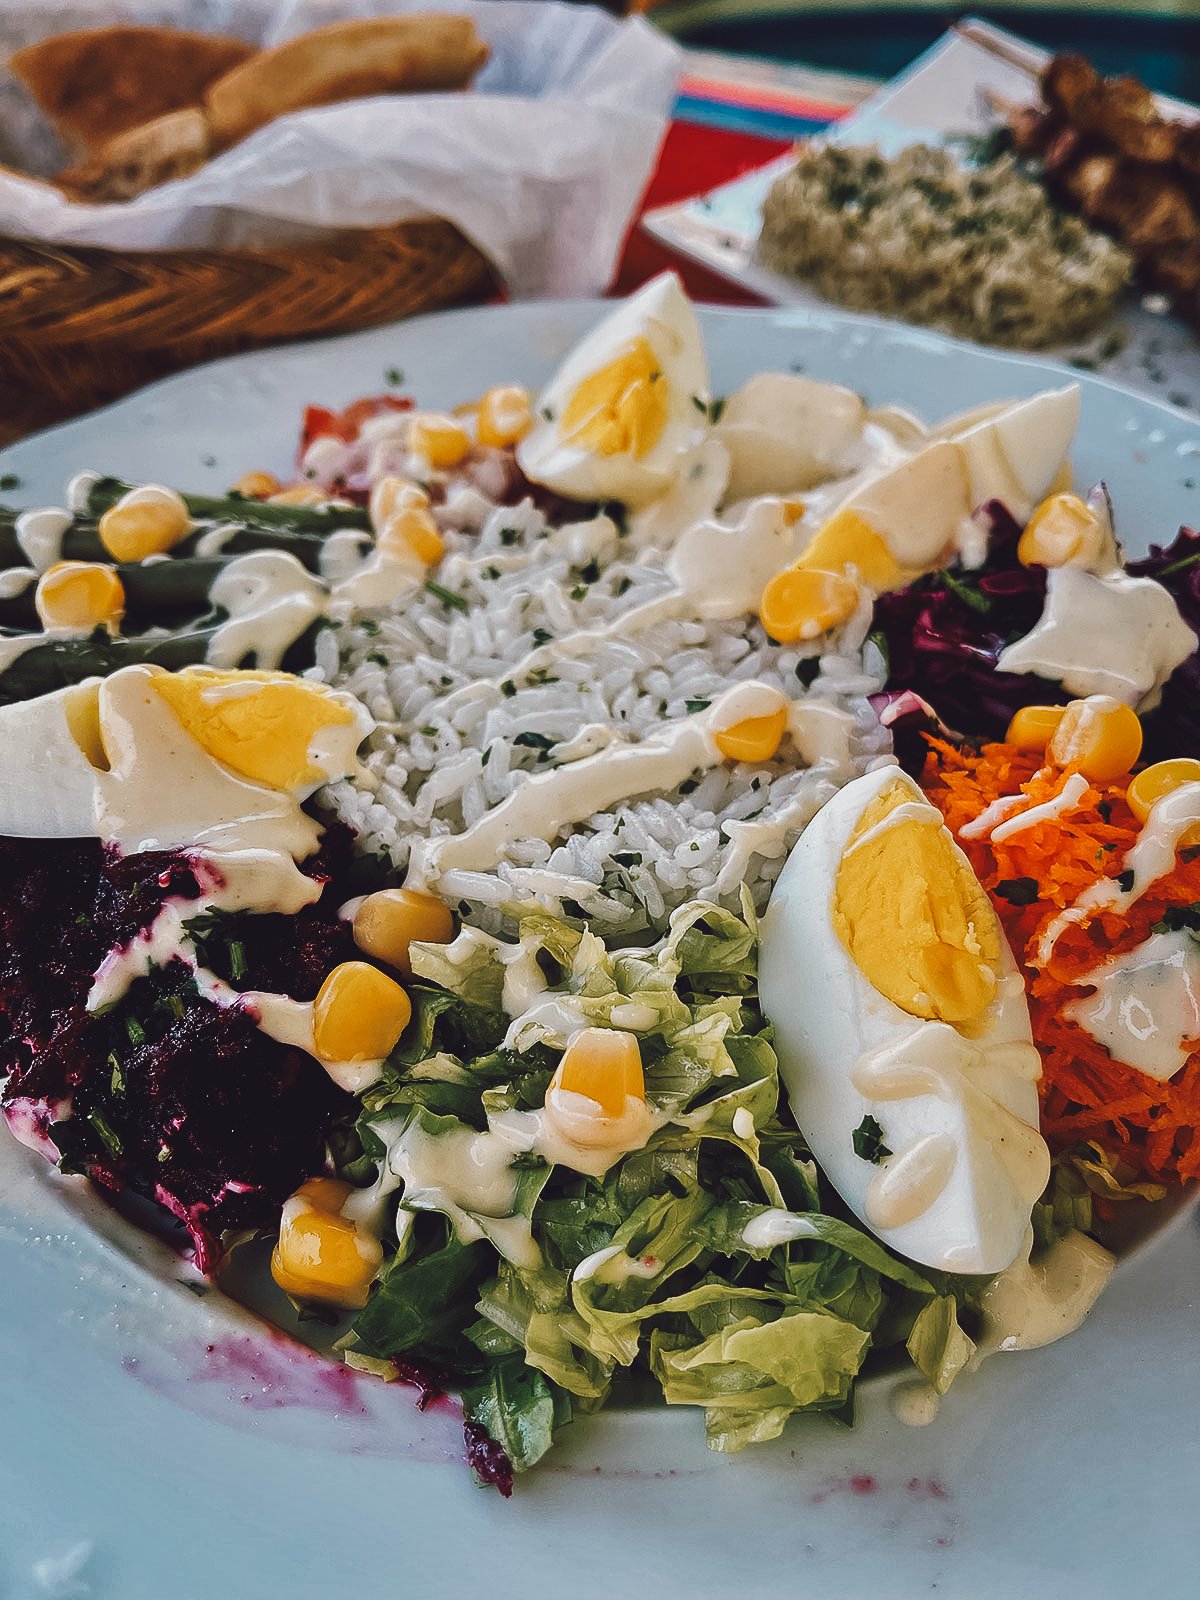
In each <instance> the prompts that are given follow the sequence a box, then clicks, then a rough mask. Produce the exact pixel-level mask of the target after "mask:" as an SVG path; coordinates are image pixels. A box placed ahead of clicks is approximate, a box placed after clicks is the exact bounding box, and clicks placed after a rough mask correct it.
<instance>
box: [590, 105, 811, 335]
mask: <svg viewBox="0 0 1200 1600" xmlns="http://www.w3.org/2000/svg"><path fill="white" fill-rule="evenodd" d="M788 145H789V141H788V140H785V139H764V138H762V137H760V136H759V135H758V134H750V133H731V132H728V131H726V130H725V129H724V128H709V127H703V126H701V125H700V124H699V123H694V122H673V123H672V124H671V126H670V128H669V129H668V131H667V137H666V141H665V142H664V144H663V149H662V155H661V156H660V158H659V163H658V169H657V171H656V172H655V174H654V177H653V178H652V179H651V180H650V187H649V189H648V190H647V191H646V196H645V199H644V200H643V202H642V210H643V211H650V210H653V209H654V207H655V206H665V205H670V204H671V203H672V202H673V201H675V200H686V199H687V198H688V196H689V195H693V194H699V193H700V192H701V191H702V190H704V189H712V188H715V187H716V185H717V184H719V183H728V182H729V181H730V180H732V179H733V178H737V177H740V176H741V174H742V173H743V172H749V171H751V170H752V169H753V168H754V167H761V166H764V165H765V164H766V163H767V162H768V161H770V160H772V159H773V157H775V156H777V155H780V154H781V153H782V152H783V151H784V150H786V149H787V148H788ZM666 267H674V268H675V269H676V270H677V271H678V273H679V275H680V276H681V277H682V279H683V281H684V284H685V285H686V287H687V290H688V293H689V294H690V295H691V296H692V298H693V299H696V300H717V301H720V302H722V303H724V304H726V305H761V304H762V302H761V301H760V300H759V299H758V297H757V296H756V295H751V294H746V293H745V292H744V291H743V290H741V289H738V288H735V287H734V285H733V284H731V283H728V282H726V280H725V279H724V278H719V277H717V276H716V274H715V273H712V272H709V271H707V270H706V269H705V268H704V267H698V266H694V265H693V264H692V263H691V262H685V261H683V260H682V258H681V257H679V256H677V255H675V254H674V253H673V252H672V251H670V250H667V249H665V248H664V247H663V246H662V245H661V244H659V243H658V241H657V240H655V239H651V238H650V237H649V235H648V234H645V233H643V232H642V231H641V229H640V228H639V227H638V225H637V224H636V223H635V224H634V227H633V231H632V233H631V234H630V236H629V240H628V243H627V244H626V247H625V254H624V256H623V257H622V260H621V267H620V271H619V273H618V275H617V281H616V283H615V284H614V285H613V288H612V291H611V292H612V293H613V294H615V295H623V294H629V293H631V292H632V291H633V290H634V289H636V288H638V287H639V286H640V285H641V284H643V283H645V282H646V280H647V278H652V277H653V276H654V274H655V273H656V272H662V271H663V269H664V268H666Z"/></svg>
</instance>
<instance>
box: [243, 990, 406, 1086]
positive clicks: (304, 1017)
mask: <svg viewBox="0 0 1200 1600" xmlns="http://www.w3.org/2000/svg"><path fill="white" fill-rule="evenodd" d="M238 1000H239V1002H240V1004H241V1006H242V1008H243V1010H245V1011H247V1012H249V1014H250V1015H251V1016H252V1017H253V1018H254V1020H255V1021H256V1022H257V1024H258V1027H259V1030H260V1032H262V1033H265V1034H266V1035H267V1037H268V1038H270V1039H275V1040H277V1041H278V1042H279V1043H280V1044H286V1045H291V1046H292V1048H293V1049H296V1050H303V1051H305V1053H306V1054H308V1055H310V1056H311V1057H312V1058H313V1060H314V1061H316V1062H317V1063H319V1065H320V1066H322V1067H324V1069H325V1071H326V1072H327V1073H328V1074H329V1076H330V1077H331V1078H332V1079H333V1081H334V1083H336V1084H337V1086H338V1088H339V1089H345V1091H346V1093H347V1094H362V1092H363V1090H364V1089H369V1088H370V1087H371V1085H372V1084H373V1083H375V1082H376V1081H377V1080H378V1078H379V1075H380V1073H381V1071H382V1070H383V1058H382V1057H380V1058H378V1059H370V1058H368V1059H366V1060H363V1061H326V1059H325V1058H324V1056H321V1055H318V1054H317V1047H316V1043H315V1040H314V1037H313V1002H312V1001H311V1000H292V999H290V998H289V997H288V996H287V995H283V994H268V993H267V992H266V991H265V990H262V989H247V990H244V991H243V992H242V993H241V994H240V995H239V996H238Z"/></svg>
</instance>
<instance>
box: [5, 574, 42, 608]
mask: <svg viewBox="0 0 1200 1600" xmlns="http://www.w3.org/2000/svg"><path fill="white" fill-rule="evenodd" d="M36 582H37V573H36V572H35V571H34V570H33V568H32V567H6V568H5V569H4V571H3V572H0V599H2V600H15V599H16V598H17V596H18V595H22V594H24V593H25V591H26V589H28V588H29V587H30V585H31V584H34V583H36Z"/></svg>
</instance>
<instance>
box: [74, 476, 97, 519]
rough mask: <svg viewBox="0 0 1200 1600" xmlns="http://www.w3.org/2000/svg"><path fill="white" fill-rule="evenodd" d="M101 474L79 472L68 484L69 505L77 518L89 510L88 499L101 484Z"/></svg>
mask: <svg viewBox="0 0 1200 1600" xmlns="http://www.w3.org/2000/svg"><path fill="white" fill-rule="evenodd" d="M100 478H101V474H100V473H99V472H88V471H85V472H77V473H76V474H75V476H74V477H73V478H72V479H71V480H70V482H69V483H68V484H67V505H68V506H69V507H70V508H71V511H72V513H73V514H74V515H75V516H77V517H78V516H82V515H83V514H84V513H85V512H86V511H87V508H88V497H89V496H90V495H91V492H92V490H93V489H94V488H95V487H96V485H97V484H98V483H99V482H100Z"/></svg>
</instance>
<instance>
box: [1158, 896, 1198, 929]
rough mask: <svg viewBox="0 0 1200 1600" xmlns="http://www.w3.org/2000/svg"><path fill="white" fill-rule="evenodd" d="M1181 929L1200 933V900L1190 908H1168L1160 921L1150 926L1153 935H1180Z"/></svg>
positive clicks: (1194, 902)
mask: <svg viewBox="0 0 1200 1600" xmlns="http://www.w3.org/2000/svg"><path fill="white" fill-rule="evenodd" d="M1181 928H1186V929H1187V931H1188V932H1189V933H1200V900H1194V901H1193V902H1192V904H1191V905H1190V906H1168V907H1167V909H1166V910H1165V911H1164V912H1163V914H1162V916H1161V917H1160V918H1159V919H1158V921H1157V922H1153V923H1151V924H1150V932H1151V933H1178V932H1179V931H1180V929H1181Z"/></svg>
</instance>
